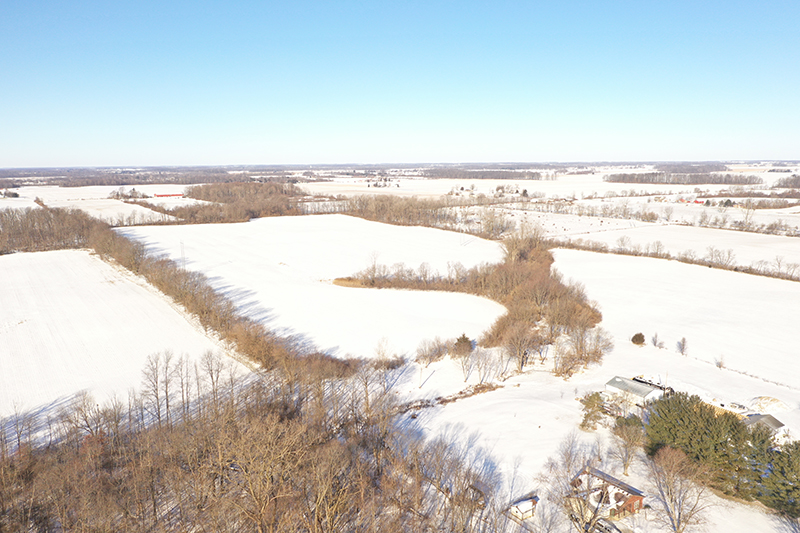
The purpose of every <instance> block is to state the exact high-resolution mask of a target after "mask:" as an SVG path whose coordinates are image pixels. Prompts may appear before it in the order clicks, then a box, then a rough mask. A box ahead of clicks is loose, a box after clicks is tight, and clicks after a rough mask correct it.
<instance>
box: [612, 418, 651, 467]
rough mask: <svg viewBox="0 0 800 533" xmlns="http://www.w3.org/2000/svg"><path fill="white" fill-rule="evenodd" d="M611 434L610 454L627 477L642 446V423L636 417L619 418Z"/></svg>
mask: <svg viewBox="0 0 800 533" xmlns="http://www.w3.org/2000/svg"><path fill="white" fill-rule="evenodd" d="M611 432H612V434H613V435H614V440H613V445H612V447H611V450H610V454H611V456H612V457H614V458H615V459H618V460H619V462H620V463H622V474H623V475H626V476H627V475H628V469H629V468H630V466H631V464H632V463H633V461H634V459H636V454H637V453H638V452H639V449H640V448H641V447H642V446H644V428H643V427H642V421H641V420H639V418H637V417H629V418H619V419H617V424H616V426H614V429H613V430H612V431H611Z"/></svg>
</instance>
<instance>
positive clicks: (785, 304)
mask: <svg viewBox="0 0 800 533" xmlns="http://www.w3.org/2000/svg"><path fill="white" fill-rule="evenodd" d="M554 254H555V257H556V263H555V267H556V268H557V269H558V270H559V271H560V272H561V273H562V274H563V275H564V276H565V278H570V279H574V280H578V281H580V282H581V283H583V284H584V285H585V287H586V292H587V295H588V296H589V298H590V299H592V300H595V301H596V302H598V304H599V307H600V310H601V311H602V312H603V323H602V326H603V327H604V328H606V329H607V330H609V331H610V332H611V333H612V334H613V336H614V340H615V342H616V343H617V345H618V346H624V347H626V348H630V346H629V345H631V342H630V338H631V337H632V336H633V335H634V334H635V333H637V332H642V333H644V335H645V338H646V339H648V342H649V341H650V339H651V337H652V336H653V335H654V334H656V333H657V334H658V337H659V338H660V340H661V341H663V342H664V349H662V350H658V349H656V353H659V354H661V353H663V354H666V353H670V355H674V352H676V345H677V342H678V341H679V340H680V339H682V338H685V339H686V341H687V346H688V350H687V354H686V356H685V357H684V356H681V357H683V358H685V359H687V360H696V361H697V362H698V363H702V364H704V365H707V366H711V367H713V368H715V369H716V372H717V375H718V382H719V387H726V386H727V384H728V383H733V382H735V381H736V377H737V375H739V376H751V377H752V378H756V380H755V381H753V382H752V383H751V384H750V385H749V386H748V387H747V388H741V389H739V390H737V389H735V388H733V389H732V390H730V391H726V390H724V389H720V391H719V394H723V393H724V394H726V395H728V396H729V397H728V398H727V401H729V402H737V403H742V404H744V405H746V404H747V400H748V398H746V397H745V396H748V395H750V396H749V398H752V397H755V396H761V395H772V394H767V393H765V392H763V391H761V390H755V387H756V385H758V388H759V389H763V388H764V387H765V386H766V385H770V384H775V385H776V386H777V385H780V386H782V387H783V389H784V390H783V392H780V391H779V390H775V391H772V392H774V393H775V394H778V396H777V397H778V398H779V399H781V400H782V401H783V402H784V403H786V404H787V405H788V406H789V408H790V409H791V410H792V412H793V414H792V415H791V416H792V417H796V416H797V413H798V408H800V367H799V366H798V365H797V364H795V361H796V352H797V345H796V338H795V336H796V325H795V322H796V317H797V316H798V314H799V313H800V284H799V283H796V282H791V281H785V280H778V279H772V278H764V277H760V276H753V275H748V274H741V273H737V272H730V271H724V270H718V269H711V268H706V267H702V266H696V265H686V264H682V263H679V262H677V261H667V260H663V259H651V258H646V257H630V256H618V255H609V254H598V253H592V252H583V251H576V250H555V253H554ZM618 350H619V348H618V349H617V350H615V353H616V352H617V351H618ZM622 353H624V352H622ZM633 353H643V354H644V353H646V352H642V351H641V350H640V349H639V348H636V351H634V352H633ZM612 358H613V356H612ZM670 361H673V362H674V357H672V358H669V359H665V363H669V362H670ZM632 363H633V364H631V367H630V368H631V370H630V373H633V374H639V372H638V371H637V370H636V368H637V366H638V361H636V360H635V359H634V360H633V361H632ZM671 364H672V363H669V364H665V365H664V366H663V368H662V369H661V370H659V372H658V374H659V375H660V378H661V379H662V380H666V379H667V374H669V379H670V380H673V379H675V378H677V379H680V380H681V381H682V382H685V383H687V384H691V383H692V377H691V376H688V375H687V376H681V377H678V376H676V375H675V373H674V372H672V370H671V368H670V365H671ZM758 380H761V382H763V385H762V384H761V383H760V382H759V381H758ZM712 386H713V384H710V383H706V384H705V385H704V386H703V387H702V388H709V387H712ZM733 395H735V396H736V397H735V398H733V397H730V396H733ZM781 396H788V398H786V399H784V398H782V397H781ZM723 401H724V400H723ZM797 421H798V422H800V418H797ZM796 427H797V428H799V429H800V425H797V426H796Z"/></svg>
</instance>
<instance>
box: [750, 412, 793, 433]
mask: <svg viewBox="0 0 800 533" xmlns="http://www.w3.org/2000/svg"><path fill="white" fill-rule="evenodd" d="M742 422H744V423H745V425H746V426H751V425H753V424H759V425H762V426H766V427H768V428H769V429H771V430H772V431H773V432H777V431H779V430H780V429H781V428H782V427H783V422H781V421H780V420H778V419H777V418H775V417H774V416H772V415H750V416H748V417H747V418H745V419H744V420H742Z"/></svg>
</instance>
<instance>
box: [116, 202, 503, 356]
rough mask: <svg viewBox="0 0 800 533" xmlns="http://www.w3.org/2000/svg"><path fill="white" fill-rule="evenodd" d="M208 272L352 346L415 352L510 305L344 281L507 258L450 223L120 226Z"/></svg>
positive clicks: (239, 296) (278, 313)
mask: <svg viewBox="0 0 800 533" xmlns="http://www.w3.org/2000/svg"><path fill="white" fill-rule="evenodd" d="M118 231H120V232H121V233H123V234H124V235H127V236H129V237H132V238H135V239H138V240H140V241H142V242H144V243H145V244H146V245H147V246H148V247H149V249H150V250H152V251H153V252H155V253H165V254H167V255H168V256H169V257H171V258H172V259H174V260H176V261H179V262H182V263H184V264H185V265H186V268H187V269H189V270H196V271H200V272H202V273H204V274H205V275H206V276H208V278H209V280H210V282H211V283H212V285H213V286H214V287H215V288H216V289H218V290H221V291H223V292H225V293H226V294H228V295H229V296H230V297H231V298H233V300H234V301H235V302H236V304H237V305H239V306H240V308H241V309H242V310H244V311H245V312H246V313H248V314H249V316H251V317H253V318H256V319H258V320H261V321H263V322H264V323H265V324H267V325H268V326H269V327H270V328H272V329H274V330H276V331H279V332H281V333H283V334H288V335H296V336H297V338H298V340H299V341H302V342H305V343H307V344H308V345H309V347H311V346H313V347H315V348H316V349H320V350H324V351H326V352H328V353H331V354H335V355H339V356H346V355H348V354H350V355H353V356H358V357H371V356H374V355H375V353H376V348H378V347H379V346H380V347H381V349H380V351H382V352H384V353H385V352H388V353H394V354H400V355H408V354H411V353H413V352H414V351H415V350H416V348H417V346H418V345H419V343H420V341H421V340H423V339H429V338H433V337H436V336H440V337H442V338H448V337H455V336H458V335H461V334H462V333H466V334H467V335H468V336H469V337H471V338H474V337H477V336H479V335H480V334H481V333H482V332H483V331H484V330H485V329H487V328H488V327H489V326H490V325H491V324H492V323H493V322H494V321H495V320H496V319H497V317H499V316H500V315H502V314H503V313H504V312H505V308H504V307H503V306H501V305H499V304H497V303H495V302H492V301H490V300H487V299H484V298H479V297H476V296H471V295H467V294H456V293H442V292H424V291H406V290H376V289H355V288H348V287H341V286H337V285H334V284H333V283H332V280H333V279H335V278H338V277H346V276H351V275H353V274H355V273H356V272H359V271H361V270H364V269H366V268H368V267H370V266H371V265H373V264H379V265H386V266H388V267H390V268H391V267H392V266H393V265H396V264H398V263H403V264H405V266H406V267H409V268H418V267H419V266H420V265H421V264H422V263H427V264H428V265H429V267H430V269H431V270H432V271H438V272H441V273H442V274H446V273H447V269H448V264H454V263H461V264H462V265H464V266H465V267H471V266H474V265H477V264H480V263H492V262H498V261H500V260H501V259H502V252H501V249H500V245H499V244H498V243H496V242H491V241H486V240H482V239H478V238H476V237H473V236H471V235H465V234H460V233H454V232H448V231H443V230H437V229H431V228H423V227H405V226H402V227H401V226H392V225H388V224H380V223H377V222H369V221H366V220H362V219H358V218H353V217H348V216H344V215H315V216H302V217H274V218H262V219H257V220H252V221H250V222H247V223H242V224H208V225H185V226H151V227H144V226H140V227H136V228H125V229H120V230H118Z"/></svg>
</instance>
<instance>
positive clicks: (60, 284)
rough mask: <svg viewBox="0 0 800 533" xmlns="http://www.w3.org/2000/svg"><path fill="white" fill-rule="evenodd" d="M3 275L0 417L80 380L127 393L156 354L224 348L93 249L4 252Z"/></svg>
mask: <svg viewBox="0 0 800 533" xmlns="http://www.w3.org/2000/svg"><path fill="white" fill-rule="evenodd" d="M0 279H2V280H3V283H2V284H0V302H2V304H1V305H0V368H2V371H1V372H0V418H2V417H5V416H9V415H10V414H12V413H14V412H15V411H17V412H27V411H29V410H39V409H49V408H55V407H57V405H58V404H59V403H60V402H62V401H65V400H67V399H68V398H69V397H71V396H72V395H74V394H75V393H76V392H78V391H81V390H88V391H90V392H91V393H92V394H93V395H94V396H95V398H96V399H97V401H98V402H100V403H102V402H103V401H105V400H106V399H108V398H110V397H111V396H113V395H116V396H117V397H119V398H120V399H123V400H124V399H125V398H126V396H127V393H128V390H129V389H131V388H134V389H138V388H139V385H140V384H141V380H142V370H143V369H144V366H145V361H146V359H147V357H148V356H149V355H150V354H155V353H162V352H164V351H165V350H171V351H172V352H173V354H174V355H175V356H176V357H178V356H180V355H182V354H186V355H188V356H190V357H192V358H198V357H199V356H200V355H202V354H203V353H204V352H205V351H207V350H212V351H214V352H217V353H222V352H221V347H220V345H219V344H218V343H217V342H216V341H215V340H214V339H213V338H211V337H208V336H206V335H205V334H203V333H202V330H201V329H200V328H199V327H198V326H197V325H196V324H194V323H193V322H192V321H191V320H189V319H188V318H187V317H186V316H185V314H183V313H182V312H181V311H180V310H179V309H177V308H175V307H174V305H173V304H171V302H170V301H169V300H168V299H167V298H165V297H164V296H163V295H162V294H161V293H159V292H158V291H156V290H154V289H153V288H152V287H150V286H149V285H147V284H146V283H144V282H143V281H141V280H140V279H139V278H137V277H135V276H133V275H131V274H130V273H128V272H127V271H124V270H121V269H119V268H115V267H112V266H111V265H109V264H108V263H105V262H103V261H102V260H100V259H99V258H97V257H96V256H93V255H90V254H89V252H86V251H75V250H65V251H55V252H38V253H17V254H11V255H4V256H0Z"/></svg>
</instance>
